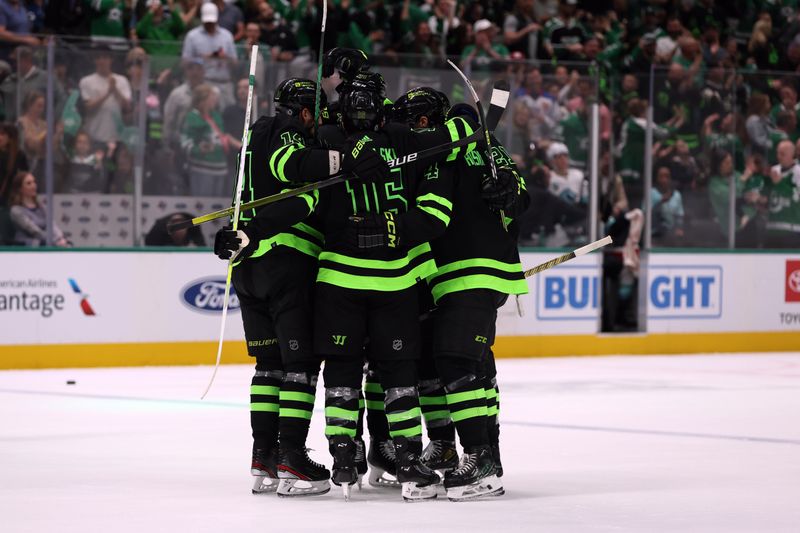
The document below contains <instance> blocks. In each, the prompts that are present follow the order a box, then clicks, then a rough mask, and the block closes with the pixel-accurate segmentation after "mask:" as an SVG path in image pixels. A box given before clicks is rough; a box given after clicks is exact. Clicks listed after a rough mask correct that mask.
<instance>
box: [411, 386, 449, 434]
mask: <svg viewBox="0 0 800 533" xmlns="http://www.w3.org/2000/svg"><path fill="white" fill-rule="evenodd" d="M419 404H420V408H421V409H422V416H423V417H424V418H425V428H426V429H427V431H428V439H430V440H447V441H454V440H455V438H456V430H455V426H454V425H453V421H452V420H450V409H448V407H447V393H446V392H445V390H444V386H443V385H442V382H441V380H440V379H439V378H434V379H423V380H420V382H419Z"/></svg>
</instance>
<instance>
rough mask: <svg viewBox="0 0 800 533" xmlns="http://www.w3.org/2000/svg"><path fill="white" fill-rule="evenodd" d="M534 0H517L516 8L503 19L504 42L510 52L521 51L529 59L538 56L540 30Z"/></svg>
mask: <svg viewBox="0 0 800 533" xmlns="http://www.w3.org/2000/svg"><path fill="white" fill-rule="evenodd" d="M533 4H534V1H533V0H516V2H515V3H514V10H513V11H512V12H511V13H509V14H507V15H506V17H505V20H503V42H504V43H505V45H506V46H507V47H508V50H509V52H512V53H513V52H520V53H522V55H523V56H525V57H526V58H529V59H536V58H537V56H538V45H539V30H541V29H542V27H541V25H540V24H539V23H538V22H537V21H536V13H535V12H534V9H533Z"/></svg>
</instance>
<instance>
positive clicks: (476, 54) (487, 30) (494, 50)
mask: <svg viewBox="0 0 800 533" xmlns="http://www.w3.org/2000/svg"><path fill="white" fill-rule="evenodd" d="M472 30H473V32H474V33H475V44H470V45H467V46H465V47H464V51H463V52H462V54H461V67H462V68H467V67H468V66H470V64H471V65H472V68H474V69H481V70H486V69H488V68H489V65H490V64H491V62H492V61H494V60H499V61H503V60H505V59H508V57H509V56H510V55H511V53H510V52H509V51H508V48H506V45H504V44H500V43H495V44H492V38H493V37H494V34H495V33H496V32H495V27H494V25H493V24H492V23H491V22H489V21H488V20H487V19H480V20H478V21H476V22H475V24H473V25H472Z"/></svg>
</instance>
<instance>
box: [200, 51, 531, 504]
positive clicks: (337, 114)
mask: <svg viewBox="0 0 800 533" xmlns="http://www.w3.org/2000/svg"><path fill="white" fill-rule="evenodd" d="M334 72H338V74H339V76H340V77H341V79H342V82H341V84H340V85H339V86H338V87H337V88H336V93H337V94H338V101H337V102H333V103H331V104H330V105H328V104H327V98H326V97H325V93H324V91H321V97H320V98H319V99H320V101H321V102H320V107H321V112H320V119H319V120H316V119H315V103H316V90H317V87H316V83H315V82H313V81H311V80H305V79H298V78H292V79H289V80H286V81H284V82H282V83H281V84H280V85H279V86H278V87H277V89H276V92H275V98H274V101H275V104H276V109H277V111H276V114H275V116H270V117H268V116H262V117H260V118H259V119H258V120H257V121H256V122H255V123H254V124H253V126H252V127H251V129H250V131H249V137H248V144H247V151H246V157H247V160H246V161H245V175H244V187H243V190H242V201H243V202H246V201H250V200H254V199H257V198H260V197H264V196H268V195H273V194H276V193H279V192H282V191H284V190H287V189H291V188H293V187H297V186H298V185H299V184H301V183H308V182H316V181H320V180H323V179H326V178H329V177H330V176H332V175H338V174H342V173H345V175H346V176H348V177H349V179H348V180H347V181H345V182H344V183H340V184H337V185H334V186H331V187H327V188H321V189H319V190H314V191H313V192H309V193H305V194H301V195H298V196H294V197H292V198H289V199H285V200H282V201H280V202H277V203H274V204H270V205H268V206H265V207H262V208H260V209H256V210H247V211H243V212H242V213H241V215H240V222H239V226H238V230H237V231H233V230H232V229H231V228H224V229H222V230H220V231H219V232H218V233H217V236H216V241H215V245H214V252H215V253H216V254H217V255H218V256H219V257H220V258H222V259H230V258H233V261H234V264H235V267H234V269H233V277H232V280H233V284H234V287H235V289H236V293H237V295H238V297H239V301H240V304H241V311H242V320H243V322H244V330H245V336H246V339H247V344H248V352H249V354H250V355H252V356H254V357H255V359H256V367H255V375H254V376H253V379H252V385H251V393H250V394H251V425H252V430H253V457H252V470H251V472H252V474H253V475H254V476H256V481H255V485H254V487H253V492H254V493H269V492H274V491H277V493H278V494H279V495H281V496H306V495H315V494H324V493H326V492H328V491H329V490H330V481H332V482H333V483H334V484H335V485H338V486H341V487H342V490H343V492H344V495H345V498H349V495H350V488H351V487H352V486H353V485H358V486H359V487H360V486H361V478H362V476H364V475H366V474H367V471H368V469H369V482H370V484H371V485H373V486H379V487H389V488H400V489H401V492H402V496H403V498H404V499H405V500H409V501H415V500H424V499H430V498H435V497H436V494H437V487H438V486H440V485H441V484H443V485H444V488H445V489H446V491H447V496H448V498H450V499H451V500H454V501H461V500H470V499H477V498H482V497H489V496H498V495H501V494H503V485H502V480H501V477H502V475H503V470H502V466H501V463H500V452H499V426H498V419H497V415H498V409H499V398H498V388H497V384H496V372H495V365H494V358H493V354H492V351H491V346H492V344H493V341H494V327H495V320H496V317H497V309H498V308H499V307H500V306H501V305H502V304H503V303H504V302H505V300H506V299H507V298H508V295H514V294H522V293H525V292H527V284H526V282H525V278H524V275H523V271H522V268H521V265H520V260H519V254H518V251H517V245H516V240H517V239H516V234H515V223H514V222H513V220H514V217H515V216H517V215H518V214H520V213H521V212H522V211H524V209H525V208H526V207H527V198H528V195H527V194H526V192H525V183H524V180H523V179H522V177H521V176H520V174H519V173H518V172H517V170H516V168H515V166H514V163H513V162H512V160H511V158H510V157H509V156H508V155H507V153H506V151H505V150H504V149H503V148H502V146H500V145H499V144H496V143H494V144H493V145H492V150H491V157H493V159H494V163H495V166H496V178H495V177H494V176H493V174H492V172H491V168H490V162H489V160H488V158H489V157H490V154H489V150H488V149H487V143H486V142H485V141H484V140H483V136H482V134H481V132H480V125H479V122H480V121H479V119H478V115H477V113H476V111H475V109H474V108H472V107H471V106H469V105H467V104H463V103H461V104H457V105H455V106H453V107H451V106H450V103H449V101H448V98H447V97H446V96H445V95H444V94H443V93H442V92H439V91H437V90H434V89H432V88H428V87H419V88H416V89H413V90H411V91H409V92H407V93H406V94H403V95H402V96H400V97H399V98H397V99H396V100H395V101H394V102H393V103H392V102H391V101H389V100H388V99H387V97H386V94H385V87H384V81H383V78H382V77H381V75H380V74H378V73H376V72H373V71H371V70H370V69H369V67H368V65H367V63H366V56H365V55H364V54H363V53H362V52H360V51H357V50H349V49H334V50H332V51H330V52H328V53H327V54H326V56H325V58H324V63H323V75H324V76H325V77H330V76H331V75H332V74H333V73H334ZM465 139H466V140H467V141H468V142H461V143H459V144H457V145H454V144H453V143H458V141H464V140H465ZM447 144H451V145H452V146H453V147H452V149H449V150H446V151H442V153H441V154H440V155H436V156H431V157H424V158H423V157H420V158H417V159H416V160H414V161H412V162H409V163H406V164H403V165H397V166H392V167H390V166H389V165H388V164H387V161H390V160H394V159H397V158H402V157H403V156H406V155H409V154H416V153H417V152H420V151H421V150H424V149H426V148H430V147H434V146H440V145H447ZM408 159H413V157H410V158H408ZM323 361H324V371H323V382H324V387H325V435H326V436H327V439H328V443H329V450H330V453H331V455H332V456H333V467H332V472H331V471H329V470H328V469H327V468H325V467H324V466H323V465H320V464H318V463H316V462H314V461H313V460H311V459H310V458H309V456H308V451H307V448H306V438H307V435H308V429H309V424H310V420H311V415H312V411H313V408H314V395H315V392H316V387H317V380H318V375H319V372H320V367H321V364H322V362H323ZM365 365H366V366H365ZM365 368H366V371H365ZM365 375H366V382H365ZM365 411H366V414H367V417H366V418H367V433H368V436H369V449H368V450H367V446H366V445H365V442H364V438H363V436H362V435H363V422H362V421H363V419H364V412H365ZM423 418H424V420H425V426H426V430H427V436H428V439H429V443H428V445H427V447H426V448H425V450H424V451H423V446H422V444H423V443H422V419H423ZM456 432H457V433H458V437H459V441H460V443H461V445H462V446H463V452H462V453H461V455H460V459H459V454H458V451H457V449H456V444H455V440H456V439H455V435H456ZM440 475H443V479H442V477H441V476H440Z"/></svg>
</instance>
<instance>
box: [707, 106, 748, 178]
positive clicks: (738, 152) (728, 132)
mask: <svg viewBox="0 0 800 533" xmlns="http://www.w3.org/2000/svg"><path fill="white" fill-rule="evenodd" d="M717 125H718V126H719V129H718V130H717V129H715V127H716V126H717ZM737 126H738V128H739V129H740V130H742V131H743V128H744V120H742V119H741V118H737V116H736V115H735V114H733V113H728V114H726V115H724V116H722V118H721V119H720V115H719V114H717V113H714V114H712V115H709V116H708V117H706V119H705V121H703V129H702V131H701V134H700V138H701V139H702V140H703V148H704V150H705V151H706V153H707V154H710V153H711V152H713V151H719V150H721V151H723V152H727V153H729V154H732V155H733V158H734V168H742V167H743V166H744V157H745V153H744V145H743V144H742V137H743V135H741V134H740V133H738V132H737V131H736V128H737Z"/></svg>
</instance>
